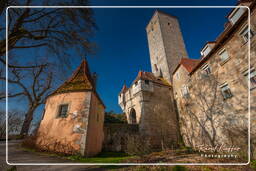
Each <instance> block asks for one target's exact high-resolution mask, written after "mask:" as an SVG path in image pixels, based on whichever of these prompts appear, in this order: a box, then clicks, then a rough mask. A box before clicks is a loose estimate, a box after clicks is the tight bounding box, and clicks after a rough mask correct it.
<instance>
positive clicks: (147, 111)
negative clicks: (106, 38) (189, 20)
mask: <svg viewBox="0 0 256 171" xmlns="http://www.w3.org/2000/svg"><path fill="white" fill-rule="evenodd" d="M146 31H147V37H148V46H149V52H150V61H151V70H152V72H145V71H140V72H139V73H138V75H137V77H136V79H135V80H134V81H133V83H132V84H131V86H130V87H129V88H128V87H127V86H126V85H124V86H123V88H122V90H121V92H120V93H119V97H118V101H119V105H120V107H121V108H122V110H123V111H124V112H125V114H126V116H127V120H128V123H129V124H138V125H139V132H140V135H142V136H143V137H145V138H148V139H149V140H150V142H151V144H152V145H154V146H159V145H162V144H165V145H170V144H172V145H174V144H177V143H178V141H179V138H180V136H179V126H178V125H179V123H178V115H177V110H176V106H175V100H174V97H173V91H172V73H173V71H174V69H175V68H176V67H177V65H178V63H179V62H180V59H181V58H187V52H186V49H185V45H184V41H183V38H182V34H181V31H180V27H179V23H178V20H177V18H176V17H173V16H171V15H169V14H166V13H164V12H160V11H156V12H155V13H154V15H153V17H152V19H151V20H150V22H149V24H148V25H147V27H146ZM163 142H164V143H163Z"/></svg>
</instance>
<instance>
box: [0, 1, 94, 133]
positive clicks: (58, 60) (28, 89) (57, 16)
mask: <svg viewBox="0 0 256 171" xmlns="http://www.w3.org/2000/svg"><path fill="white" fill-rule="evenodd" d="M17 5H21V6H22V5H25V6H30V5H44V6H48V5H52V6H58V5H63V6H64V5H65V6H69V5H73V6H77V5H79V6H81V5H84V6H88V5H89V2H88V0H54V1H49V0H42V1H35V0H19V1H18V0H3V1H1V3H0V18H1V20H3V21H4V19H5V15H6V14H5V10H6V7H7V6H17ZM95 29H96V25H95V22H94V19H93V11H92V10H91V9H90V8H79V9H74V8H29V7H28V8H27V7H26V8H15V7H14V8H9V9H8V29H7V31H8V52H9V55H8V56H9V60H8V61H9V62H8V67H9V78H8V80H7V81H8V82H9V85H10V89H9V90H8V92H9V94H8V96H9V98H16V97H26V100H27V101H28V107H27V112H26V115H25V120H24V123H23V126H22V130H21V134H27V133H28V130H29V126H30V124H31V121H32V119H33V113H34V111H35V110H36V109H37V107H38V106H40V105H41V104H43V103H44V101H45V98H46V97H47V95H48V94H49V93H50V92H51V88H52V87H53V86H54V84H53V79H52V78H53V77H54V80H56V79H57V78H58V77H57V76H56V75H57V72H56V71H57V69H56V68H59V69H62V71H65V68H66V67H69V66H70V58H69V57H70V54H69V53H68V51H69V50H70V49H72V48H73V49H75V51H76V52H77V53H78V54H79V56H84V55H86V54H88V53H92V52H94V48H95V44H93V43H92V42H91V41H90V38H91V37H92V36H93V34H94V31H95ZM5 30H6V26H5V23H4V22H2V24H1V25H0V36H1V37H0V66H1V67H0V81H1V82H5V80H6V78H5V75H4V74H5V72H4V65H5V64H6V59H5V56H4V55H5V53H6V51H7V49H6V37H5ZM30 49H38V50H41V51H42V50H43V51H44V52H47V53H48V54H47V56H44V60H41V59H39V58H40V57H39V56H36V55H35V56H29V58H28V59H26V62H23V60H24V56H21V53H20V52H21V50H23V52H24V50H27V51H29V50H30ZM22 54H24V53H22ZM52 66H54V67H55V70H54V71H53V69H52V68H53V67H52ZM59 73H60V72H59ZM53 74H55V75H54V76H53ZM4 98H5V93H4V87H1V91H0V99H4Z"/></svg>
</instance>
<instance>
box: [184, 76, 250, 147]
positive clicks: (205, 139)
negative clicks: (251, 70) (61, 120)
mask: <svg viewBox="0 0 256 171" xmlns="http://www.w3.org/2000/svg"><path fill="white" fill-rule="evenodd" d="M242 79H244V78H241V79H240V78H238V82H239V83H242V82H243V80H242ZM219 80H220V78H219V77H218V74H217V72H216V73H214V74H208V75H206V74H202V73H198V76H195V77H194V78H193V79H190V80H188V85H189V94H188V95H187V96H184V97H183V99H182V101H181V102H180V103H181V106H182V108H181V113H182V115H180V117H181V120H183V122H182V123H184V122H185V123H186V124H184V125H183V136H184V135H185V137H186V141H187V142H188V143H189V144H191V145H192V144H193V141H194V142H195V141H197V143H198V142H201V143H203V144H205V145H210V146H212V147H215V146H216V145H219V144H221V143H223V141H226V142H227V141H228V143H229V145H239V146H240V147H241V146H242V144H246V142H247V137H248V126H247V125H246V117H245V111H246V110H247V106H248V103H246V102H247V101H246V100H247V97H246V96H244V90H242V88H238V87H237V88H236V89H233V93H234V94H236V96H233V93H232V92H230V93H231V94H230V95H231V96H230V98H228V99H225V98H224V97H223V94H222V92H221V90H220V81H219ZM242 86H246V85H242ZM229 100H232V102H230V101H229ZM184 127H185V128H184ZM184 131H185V132H184ZM186 131H187V132H186ZM238 135H240V136H238ZM221 136H222V137H221ZM224 136H225V137H224ZM234 136H236V137H234ZM238 137H239V138H238ZM238 139H239V140H238ZM237 140H238V141H237ZM193 145H195V144H193ZM244 149H246V148H244Z"/></svg>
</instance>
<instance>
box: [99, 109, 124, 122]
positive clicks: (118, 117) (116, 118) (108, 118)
mask: <svg viewBox="0 0 256 171" xmlns="http://www.w3.org/2000/svg"><path fill="white" fill-rule="evenodd" d="M104 122H105V123H127V120H126V116H125V114H124V113H122V114H115V113H114V112H113V111H110V112H105V121H104Z"/></svg>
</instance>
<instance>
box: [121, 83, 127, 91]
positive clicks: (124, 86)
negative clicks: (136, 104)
mask: <svg viewBox="0 0 256 171" xmlns="http://www.w3.org/2000/svg"><path fill="white" fill-rule="evenodd" d="M127 90H128V87H127V86H126V84H124V85H123V88H122V90H121V92H120V93H124V92H126V91H127Z"/></svg>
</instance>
